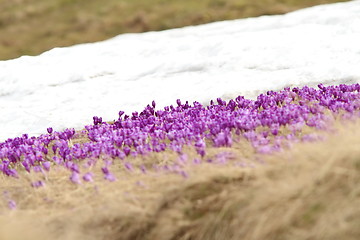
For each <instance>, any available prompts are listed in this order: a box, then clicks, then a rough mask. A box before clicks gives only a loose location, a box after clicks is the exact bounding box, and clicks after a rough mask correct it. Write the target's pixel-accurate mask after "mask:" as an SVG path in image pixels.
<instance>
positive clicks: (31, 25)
mask: <svg viewBox="0 0 360 240" xmlns="http://www.w3.org/2000/svg"><path fill="white" fill-rule="evenodd" d="M343 1H345V0H241V1H239V0H197V1H191V0H171V1H170V0H167V1H164V0H106V1H103V0H0V60H5V59H11V58H16V57H19V56H21V55H37V54H40V53H41V52H44V51H46V50H49V49H51V48H53V47H60V46H70V45H74V44H77V43H84V42H94V41H100V40H104V39H108V38H110V37H113V36H116V35H118V34H120V33H125V32H144V31H150V30H164V29H169V28H176V27H182V26H187V25H197V24H203V23H208V22H214V21H219V20H228V19H237V18H245V17H255V16H260V15H272V14H282V13H286V12H290V11H294V10H296V9H299V8H304V7H309V6H313V5H317V4H324V3H334V2H343Z"/></svg>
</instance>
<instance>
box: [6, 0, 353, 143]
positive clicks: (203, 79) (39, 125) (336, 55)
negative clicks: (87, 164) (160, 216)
mask: <svg viewBox="0 0 360 240" xmlns="http://www.w3.org/2000/svg"><path fill="white" fill-rule="evenodd" d="M355 82H360V1H351V2H346V3H337V4H330V5H321V6H316V7H312V8H308V9H303V10H300V11H296V12H292V13H289V14H285V15H278V16H262V17H258V18H249V19H242V20H234V21H223V22H216V23H211V24H205V25H201V26H196V27H185V28H180V29H173V30H167V31H161V32H148V33H142V34H123V35H119V36H117V37H115V38H113V39H110V40H107V41H103V42H98V43H91V44H82V45H77V46H72V47H67V48H56V49H53V50H50V51H48V52H45V53H43V54H41V55H40V56H36V57H29V56H24V57H21V58H18V59H14V60H8V61H0V113H1V115H0V140H1V139H2V140H4V139H6V138H9V137H16V136H19V135H21V134H22V133H29V134H30V135H38V134H41V133H44V132H45V131H46V128H47V127H49V126H52V127H54V128H55V129H56V130H62V129H63V128H66V127H75V128H81V127H83V126H84V125H85V124H89V123H91V122H92V117H93V116H94V115H96V116H102V117H103V119H104V120H114V119H116V118H117V113H118V111H119V110H125V111H126V112H127V113H131V112H132V111H140V110H142V108H143V107H145V105H147V104H149V103H150V102H151V101H152V100H153V99H154V100H156V102H157V103H158V106H159V107H162V106H165V105H169V104H174V103H175V100H176V99H177V98H180V99H181V100H183V101H185V100H189V101H190V102H192V101H195V100H196V101H200V102H202V103H207V102H208V101H209V100H210V99H215V98H217V97H223V98H225V99H228V98H232V97H236V96H238V95H244V96H246V97H249V98H254V97H256V96H257V95H258V94H259V93H261V92H264V91H266V90H270V89H271V90H279V89H281V88H283V87H286V86H303V85H310V86H314V85H316V84H318V83H325V84H339V83H355Z"/></svg>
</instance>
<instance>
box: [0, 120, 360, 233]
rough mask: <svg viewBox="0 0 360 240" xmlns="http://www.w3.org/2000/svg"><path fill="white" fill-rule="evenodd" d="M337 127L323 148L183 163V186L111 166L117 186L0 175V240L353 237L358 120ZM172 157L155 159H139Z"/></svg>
mask: <svg viewBox="0 0 360 240" xmlns="http://www.w3.org/2000/svg"><path fill="white" fill-rule="evenodd" d="M336 129H337V131H336V132H335V133H331V134H330V133H329V134H326V136H327V138H326V140H325V141H322V142H315V143H314V142H313V143H299V144H295V145H294V146H293V147H292V149H290V150H285V151H283V152H282V153H277V154H275V155H272V156H260V155H256V154H254V153H253V152H252V151H250V150H249V148H248V147H246V144H245V143H243V144H245V145H243V146H242V147H241V146H240V145H236V146H234V147H233V148H222V149H213V154H215V153H219V152H223V151H229V152H233V154H236V155H237V156H242V157H236V158H235V159H232V160H231V161H230V163H229V164H208V163H202V164H198V165H196V166H194V164H192V163H189V164H188V165H185V167H184V168H185V170H186V172H187V173H188V174H189V178H184V177H183V176H181V175H180V174H174V173H168V174H166V173H163V172H161V173H160V172H158V171H156V170H154V169H152V170H151V169H150V168H148V173H147V174H142V173H141V172H140V171H138V172H136V171H135V172H130V171H127V170H126V169H124V168H123V167H122V165H121V164H118V166H115V167H113V168H112V169H113V173H114V174H115V175H116V176H117V178H118V180H117V181H116V182H112V183H109V182H107V181H105V180H103V179H102V178H101V174H98V175H96V176H97V179H96V181H95V182H94V183H83V184H82V185H80V186H79V185H74V184H72V183H71V182H69V180H68V177H69V176H68V172H64V171H63V170H61V169H58V170H56V169H52V170H51V171H50V172H49V174H48V175H47V182H46V184H47V185H46V187H43V188H39V189H35V190H34V189H32V188H31V187H30V184H29V183H30V181H31V180H35V179H38V178H39V174H32V175H27V176H26V177H24V174H22V175H23V177H22V178H21V179H18V180H14V179H10V178H7V177H4V176H1V178H2V179H1V186H0V189H1V190H2V191H4V190H6V191H8V193H7V195H6V196H7V197H8V198H9V199H10V198H11V199H14V200H16V202H17V209H16V210H10V209H8V207H7V205H6V204H7V201H6V197H5V196H4V197H3V200H2V201H0V204H1V205H0V239H39V240H40V239H62V240H67V239H68V240H72V239H119V240H120V239H124V240H125V239H128V240H130V239H131V240H136V239H142V240H152V239H154V240H155V239H156V240H175V239H184V240H185V239H186V240H190V239H192V240H193V239H199V240H201V239H204V240H205V239H206V240H221V239H224V240H225V239H226V240H231V239H234V240H235V239H236V240H237V239H247V240H264V239H277V240H280V239H292V240H297V239H299V240H305V239H327V240H332V239H334V240H337V239H344V240H350V239H354V240H355V239H359V238H360V208H359V206H360V184H359V182H360V121H357V122H351V123H343V124H339V125H338V126H337V127H336ZM246 151H248V152H247V153H244V152H246ZM187 153H188V155H189V159H192V157H193V156H192V154H193V153H191V151H187ZM244 156H248V157H247V158H246V159H245V158H244ZM259 158H261V159H259ZM176 159H177V156H176V155H171V154H162V155H161V154H160V155H158V154H156V155H153V156H149V157H148V158H147V159H142V160H141V161H149V164H150V165H151V164H153V163H160V164H164V163H165V162H167V163H171V162H176ZM133 160H136V159H133ZM133 160H132V161H133ZM137 160H139V159H137ZM239 162H242V163H244V162H246V163H247V166H248V167H240V166H238V165H236V163H239ZM251 164H252V167H251ZM100 167H101V164H98V165H97V166H95V167H94V169H92V171H93V172H95V173H96V172H99V171H100V170H99V168H100ZM114 168H117V170H114ZM19 229H21V231H19Z"/></svg>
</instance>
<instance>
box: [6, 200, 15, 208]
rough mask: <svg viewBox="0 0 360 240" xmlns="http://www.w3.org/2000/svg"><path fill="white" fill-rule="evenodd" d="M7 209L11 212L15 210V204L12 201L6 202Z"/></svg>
mask: <svg viewBox="0 0 360 240" xmlns="http://www.w3.org/2000/svg"><path fill="white" fill-rule="evenodd" d="M8 207H9V208H10V209H11V210H15V209H16V202H15V201H14V200H9V201H8Z"/></svg>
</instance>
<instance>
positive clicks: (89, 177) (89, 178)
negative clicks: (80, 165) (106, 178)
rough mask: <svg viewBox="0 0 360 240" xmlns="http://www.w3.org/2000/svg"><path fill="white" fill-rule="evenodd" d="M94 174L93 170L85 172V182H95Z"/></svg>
mask: <svg viewBox="0 0 360 240" xmlns="http://www.w3.org/2000/svg"><path fill="white" fill-rule="evenodd" d="M93 176H94V174H93V173H91V172H88V173H85V174H84V176H83V180H84V181H85V182H93V181H94V180H93Z"/></svg>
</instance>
